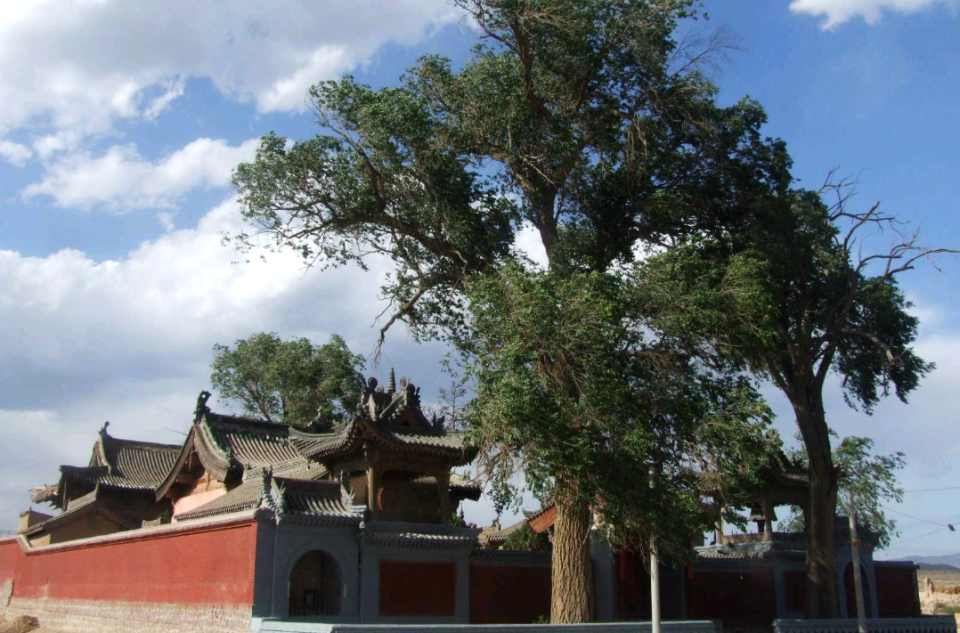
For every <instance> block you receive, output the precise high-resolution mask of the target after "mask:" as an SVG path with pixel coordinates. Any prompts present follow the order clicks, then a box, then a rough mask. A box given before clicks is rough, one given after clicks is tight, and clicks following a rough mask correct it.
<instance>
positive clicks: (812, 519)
mask: <svg viewBox="0 0 960 633" xmlns="http://www.w3.org/2000/svg"><path fill="white" fill-rule="evenodd" d="M813 464H814V460H810V471H809V472H810V498H809V500H808V501H807V507H806V508H805V513H804V521H805V524H806V535H805V536H806V545H807V604H806V614H807V617H808V618H818V619H827V618H836V617H839V605H838V603H837V566H836V552H835V550H834V542H833V541H834V533H833V531H834V516H835V515H836V511H837V510H836V509H837V482H836V476H835V475H834V469H833V465H832V464H830V467H829V469H826V468H823V467H822V466H821V467H814V466H813ZM823 471H827V472H823Z"/></svg>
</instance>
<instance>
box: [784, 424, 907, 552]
mask: <svg viewBox="0 0 960 633" xmlns="http://www.w3.org/2000/svg"><path fill="white" fill-rule="evenodd" d="M872 448H873V440H871V439H869V438H866V437H845V438H843V441H841V442H840V445H839V446H837V448H836V450H834V452H833V461H834V464H836V466H837V469H838V470H839V471H840V480H839V505H840V506H841V507H843V508H846V506H847V494H848V493H849V492H852V493H853V507H854V509H855V510H856V513H857V522H858V524H860V525H863V526H865V527H866V528H867V530H868V531H869V533H870V534H871V535H873V537H874V538H875V539H876V546H875V547H876V548H877V549H882V548H885V547H887V546H889V545H890V541H891V539H893V538H894V537H896V536H897V535H898V534H899V532H898V531H897V522H896V521H895V520H894V519H891V518H889V517H887V515H886V514H885V513H884V511H883V503H884V502H895V503H900V502H902V501H903V488H902V487H901V486H900V485H899V483H898V482H897V471H899V470H902V469H903V467H904V466H905V462H904V459H903V453H901V452H899V451H898V452H896V453H892V454H890V455H872V454H871V449H872ZM788 457H789V458H790V459H791V460H794V461H798V462H800V463H805V462H806V453H805V452H804V451H802V450H794V451H790V452H789V453H788ZM781 529H785V530H788V531H796V532H802V531H803V514H802V513H801V512H800V509H799V508H793V512H792V514H791V515H790V516H789V517H788V518H787V519H786V520H785V522H784V523H783V524H781Z"/></svg>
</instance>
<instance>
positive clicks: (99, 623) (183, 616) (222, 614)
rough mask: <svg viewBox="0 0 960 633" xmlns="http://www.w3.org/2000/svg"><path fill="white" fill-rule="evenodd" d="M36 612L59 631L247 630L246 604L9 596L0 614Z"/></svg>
mask: <svg viewBox="0 0 960 633" xmlns="http://www.w3.org/2000/svg"><path fill="white" fill-rule="evenodd" d="M20 615H32V616H36V617H37V618H38V619H39V620H40V626H42V627H45V628H49V629H53V630H55V631H58V632H60V633H172V632H173V631H190V632H191V633H249V632H250V617H251V610H250V607H248V606H232V605H180V604H161V603H138V602H110V601H101V600H50V599H37V600H33V599H23V598H12V599H10V601H9V605H5V604H4V603H3V602H2V601H0V616H3V617H5V618H7V619H8V620H12V619H13V618H15V617H17V616H20Z"/></svg>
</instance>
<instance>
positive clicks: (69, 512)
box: [22, 488, 140, 536]
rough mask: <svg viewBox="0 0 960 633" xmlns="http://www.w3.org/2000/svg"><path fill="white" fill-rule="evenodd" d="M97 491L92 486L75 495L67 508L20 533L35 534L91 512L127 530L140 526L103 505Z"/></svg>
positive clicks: (137, 522) (138, 523)
mask: <svg viewBox="0 0 960 633" xmlns="http://www.w3.org/2000/svg"><path fill="white" fill-rule="evenodd" d="M99 491H100V490H99V488H94V489H93V490H92V491H90V492H88V493H87V494H85V495H83V496H81V497H77V498H76V499H74V500H72V501H70V502H69V504H68V505H67V508H66V509H65V510H64V511H63V512H61V513H60V514H58V515H56V516H53V517H50V518H49V519H47V520H45V521H41V522H40V523H36V524H34V525H32V526H30V527H29V528H27V529H26V530H24V531H23V532H22V534H24V535H26V536H35V535H37V534H40V533H42V532H47V531H49V530H52V529H55V528H57V527H58V526H61V525H63V524H65V523H69V522H71V521H73V520H75V519H79V518H80V517H83V516H86V515H87V514H90V513H91V512H96V513H99V514H103V515H104V516H106V517H108V518H109V519H111V520H113V521H114V522H116V523H118V524H119V525H122V526H123V527H124V528H125V529H128V530H131V529H134V528H138V527H140V522H139V521H135V520H133V519H130V518H128V517H124V516H122V515H120V514H117V513H116V512H114V511H113V510H111V509H110V508H107V507H105V506H103V505H102V504H101V502H99V501H98V497H99Z"/></svg>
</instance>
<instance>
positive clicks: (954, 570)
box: [920, 563, 960, 574]
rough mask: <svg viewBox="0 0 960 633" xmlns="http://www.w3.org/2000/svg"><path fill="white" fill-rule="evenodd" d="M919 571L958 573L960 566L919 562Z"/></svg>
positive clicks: (959, 572)
mask: <svg viewBox="0 0 960 633" xmlns="http://www.w3.org/2000/svg"><path fill="white" fill-rule="evenodd" d="M920 571H921V572H931V571H940V572H946V573H950V574H960V567H954V566H953V565H930V564H928V563H920Z"/></svg>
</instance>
